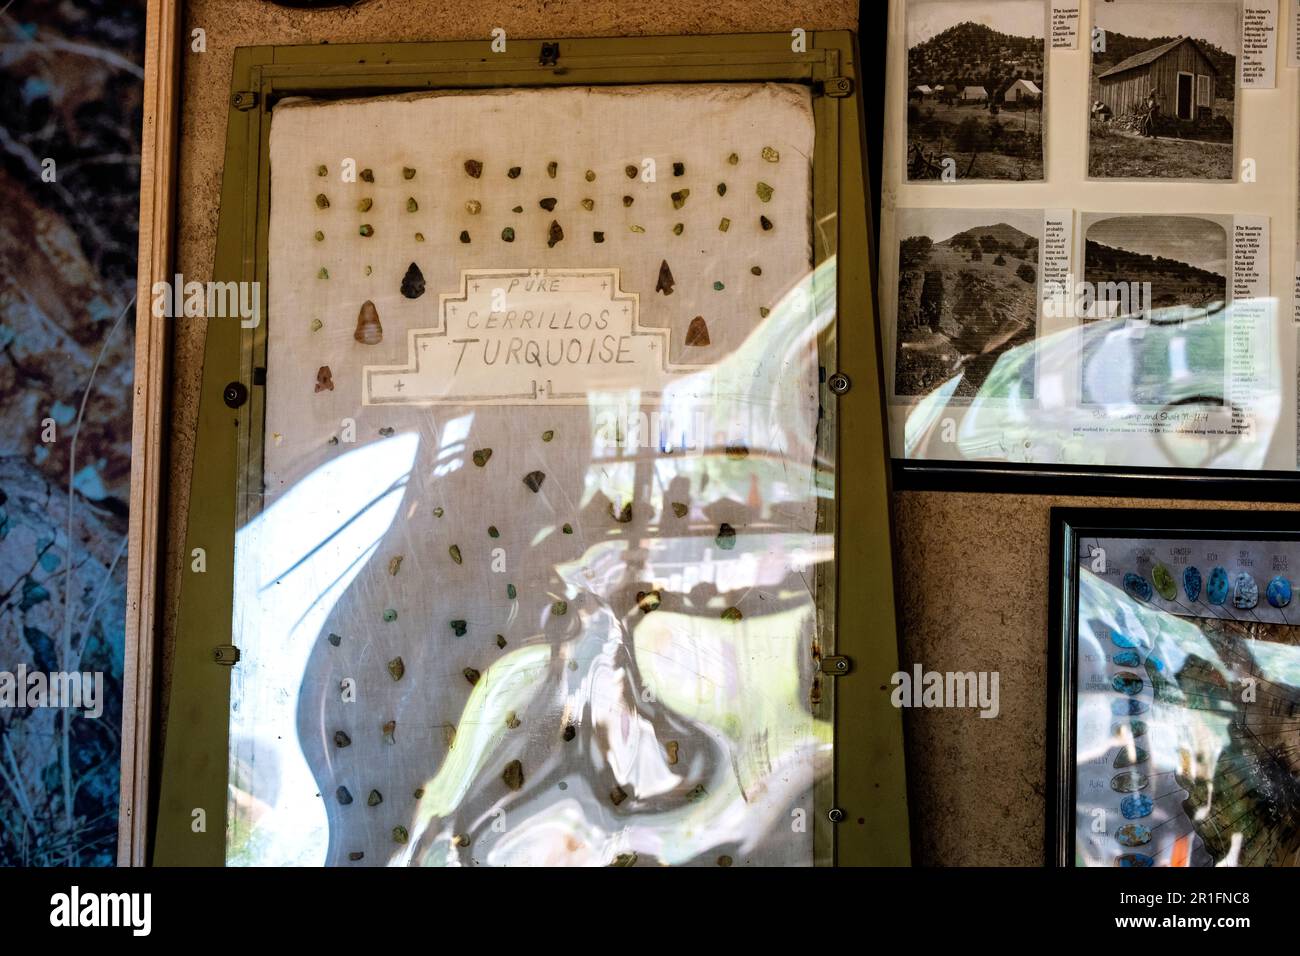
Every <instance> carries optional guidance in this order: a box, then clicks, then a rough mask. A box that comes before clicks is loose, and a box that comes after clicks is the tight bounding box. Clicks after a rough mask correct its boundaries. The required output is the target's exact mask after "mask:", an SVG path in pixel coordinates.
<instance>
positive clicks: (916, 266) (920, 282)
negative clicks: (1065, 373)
mask: <svg viewBox="0 0 1300 956" xmlns="http://www.w3.org/2000/svg"><path fill="white" fill-rule="evenodd" d="M896 222H897V225H896V234H897V235H898V236H900V237H901V238H900V241H899V244H898V314H897V321H896V326H895V343H896V344H895V349H894V394H895V395H896V396H897V397H899V398H919V397H923V396H925V395H928V394H930V393H931V392H933V391H935V390H936V389H938V388H940V387H941V386H944V385H946V384H948V383H950V382H952V380H953V379H958V381H957V383H956V385H955V387H954V388H953V389H952V391H951V397H952V398H973V397H974V396H975V395H976V394H980V393H981V388H982V386H984V384H985V381H986V380H987V379H988V377H989V373H990V372H991V371H992V369H993V367H994V365H996V364H997V362H998V360H999V358H1001V357H1002V356H1003V355H1004V354H1005V353H1007V352H1009V351H1010V350H1012V349H1014V348H1017V347H1020V346H1026V345H1030V346H1031V347H1032V345H1031V344H1032V342H1033V341H1034V337H1035V335H1036V333H1037V327H1038V312H1039V301H1040V300H1039V293H1038V273H1039V267H1038V249H1039V241H1040V237H1041V235H1042V229H1043V214H1042V212H1041V211H1038V210H1022V209H1006V210H988V209H976V210H966V209H962V210H956V209H952V210H949V209H900V210H899V211H898V214H897V221H896ZM1025 368H1026V370H1027V373H1026V374H1025V375H1024V376H1022V377H1020V378H1018V379H1016V380H1014V381H1013V382H1011V383H1009V384H1008V385H1007V388H1010V389H1014V390H1015V393H1016V394H1015V395H1014V396H1012V395H1010V394H1007V395H1000V396H999V395H988V394H987V393H984V394H983V397H990V398H999V397H1001V398H1011V397H1017V398H1031V397H1032V396H1033V392H1034V383H1033V371H1032V370H1033V362H1027V363H1025Z"/></svg>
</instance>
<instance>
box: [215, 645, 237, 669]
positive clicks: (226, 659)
mask: <svg viewBox="0 0 1300 956" xmlns="http://www.w3.org/2000/svg"><path fill="white" fill-rule="evenodd" d="M239 657H240V654H239V648H237V647H236V646H235V645H234V644H219V645H218V646H216V647H214V648H213V649H212V661H213V663H215V664H220V665H222V666H223V667H234V666H235V665H236V664H238V663H239Z"/></svg>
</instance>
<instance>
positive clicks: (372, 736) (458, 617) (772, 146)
mask: <svg viewBox="0 0 1300 956" xmlns="http://www.w3.org/2000/svg"><path fill="white" fill-rule="evenodd" d="M633 97H641V98H643V99H644V100H645V102H644V103H642V104H638V105H637V115H638V117H642V118H640V119H638V123H637V124H635V129H633V130H630V131H629V130H628V129H626V123H625V116H626V113H627V110H628V106H629V102H630V101H631V98H633ZM278 109H279V112H278V113H277V116H276V119H275V123H274V125H273V130H272V144H271V155H272V169H273V171H274V172H275V173H276V176H277V177H278V178H274V177H273V179H274V181H273V184H272V204H271V239H270V245H271V266H270V289H271V300H270V307H269V325H268V354H267V365H268V376H267V379H268V394H267V403H266V408H267V411H266V422H265V447H266V455H265V474H264V487H265V498H264V503H263V507H262V509H261V511H260V513H259V514H257V515H256V516H255V517H253V518H252V519H251V520H250V522H249V523H248V525H247V526H246V527H244V528H243V529H242V530H241V532H240V534H239V539H238V542H237V564H238V575H239V577H238V587H237V592H236V604H237V607H236V618H235V631H236V633H235V643H236V644H237V645H238V646H239V647H240V648H241V650H242V651H243V662H241V664H240V666H239V667H238V668H236V673H235V679H236V686H235V688H234V693H233V698H232V700H233V706H234V708H235V711H234V714H233V716H232V744H231V756H232V765H231V776H230V781H231V798H230V825H229V832H228V841H227V857H228V860H229V861H230V862H232V863H241V864H260V865H320V864H327V865H344V866H347V865H353V866H383V865H413V866H425V865H447V866H468V865H561V864H562V865H670V864H673V865H675V864H703V865H724V866H725V865H731V864H735V865H744V864H804V865H806V864H811V863H813V862H815V860H814V849H813V833H812V829H813V827H812V821H813V818H814V812H813V788H814V785H815V783H816V782H817V780H818V779H819V776H820V775H822V774H825V773H826V772H828V771H829V756H830V747H831V731H830V724H829V714H828V713H827V709H826V708H825V707H823V706H822V705H821V694H822V688H821V682H820V678H819V677H818V672H817V669H816V659H817V655H818V653H819V646H820V642H821V641H823V640H825V638H826V633H825V630H824V628H825V624H824V623H823V622H824V615H823V614H822V613H821V611H822V609H821V608H819V605H818V595H819V593H821V592H820V588H819V584H820V580H819V575H820V574H821V573H822V572H823V571H824V570H825V567H826V565H827V564H828V563H829V562H830V561H832V560H833V559H834V553H833V540H834V539H833V531H834V529H833V527H832V526H831V525H830V524H829V523H828V521H827V516H826V511H827V504H828V502H832V501H833V494H834V474H833V468H832V463H831V462H828V461H825V460H823V457H824V453H823V449H824V448H825V447H826V441H827V439H826V436H825V435H824V434H822V432H821V430H820V429H821V425H820V422H821V415H820V408H819V396H820V389H821V383H820V371H819V369H820V363H819V341H820V340H822V339H823V338H825V337H827V336H828V335H829V329H830V325H831V323H832V321H833V319H834V305H835V301H836V299H835V265H834V260H830V261H828V262H826V263H825V264H824V265H822V266H821V267H819V268H818V269H817V270H811V269H810V266H809V258H810V251H811V249H812V236H811V215H810V211H811V204H810V197H811V181H810V177H811V172H810V165H809V162H808V157H809V156H810V155H811V152H812V130H813V125H812V118H811V117H812V112H811V106H810V101H809V97H808V94H807V91H806V90H800V89H798V88H786V87H773V86H767V85H752V86H738V87H716V88H715V87H705V88H700V89H696V88H694V87H671V88H668V87H655V88H647V89H645V90H636V91H627V90H550V91H513V92H511V93H510V95H508V96H507V95H495V94H470V95H466V96H456V97H438V96H435V97H410V98H397V99H387V100H383V101H375V102H373V103H368V104H339V105H334V104H317V105H309V106H296V105H292V104H291V105H289V106H288V107H284V108H278ZM363 109H364V112H366V113H367V114H368V115H367V116H365V117H360V116H359V113H357V111H360V110H363ZM578 110H581V111H583V113H582V115H583V116H584V122H582V123H578V124H576V125H575V124H574V123H573V122H572V117H573V116H574V115H576V112H575V111H578ZM489 115H496V116H497V117H498V118H499V122H494V121H489V120H488V119H485V117H487V116H489ZM353 116H357V117H359V118H358V119H350V118H349V117H353ZM773 116H775V117H777V119H773V118H772V117H773ZM360 119H364V122H365V123H367V124H368V123H373V124H374V125H375V127H376V128H383V129H387V130H390V131H392V134H393V135H392V136H391V137H390V138H389V139H387V140H383V141H382V142H375V141H374V140H373V138H371V137H368V136H367V137H363V138H362V139H358V140H356V141H355V144H354V143H353V141H352V140H350V139H349V138H350V137H357V136H358V133H357V132H356V130H357V129H358V125H357V124H358V122H359V121H360ZM687 120H689V121H690V124H692V125H693V126H695V127H699V126H703V127H707V128H710V129H712V130H713V131H714V134H715V135H716V137H717V141H716V142H711V143H708V144H684V145H680V146H679V147H674V148H679V149H680V150H681V152H680V153H679V154H675V155H667V156H665V155H663V150H664V148H665V147H664V145H663V144H664V143H665V142H677V141H678V140H680V139H681V137H680V130H681V129H683V128H686V127H687V123H686V121H687ZM529 124H539V129H545V130H546V131H547V132H546V134H545V136H543V135H542V133H540V132H539V133H538V136H537V137H531V136H529V137H525V136H523V135H522V133H521V132H517V133H516V134H515V135H512V136H511V137H510V138H509V141H508V142H503V141H500V140H499V139H498V138H497V137H496V135H495V134H494V133H493V132H492V131H493V130H497V129H511V130H515V129H516V127H520V128H522V126H523V125H529ZM449 126H454V127H455V128H457V129H461V130H463V131H466V132H465V136H466V137H467V141H466V142H464V143H460V142H459V141H458V143H457V146H456V149H464V150H465V155H463V156H462V155H460V154H459V153H457V152H456V150H453V149H450V148H448V149H441V148H440V151H439V152H438V153H437V154H436V155H435V156H432V157H431V156H429V155H428V152H427V150H426V149H425V147H424V146H423V145H422V144H426V143H431V142H438V143H442V142H445V141H446V137H445V136H444V135H442V131H444V130H445V129H446V128H449ZM561 128H563V129H564V130H565V131H566V132H565V140H564V142H563V144H559V141H558V140H556V139H555V136H554V135H553V133H554V130H556V129H561ZM614 128H617V130H618V133H619V135H618V137H614V138H611V137H612V132H611V131H612V130H613V129H614ZM755 130H758V131H760V133H761V135H762V137H763V138H762V139H759V140H756V141H755V140H754V139H753V137H754V131H755ZM327 132H328V133H329V135H330V139H329V142H328V147H326V146H325V145H322V144H323V142H324V140H323V139H322V137H323V136H325V135H326V133H327ZM742 134H743V136H744V137H745V138H744V139H741V138H740V137H741V136H742ZM674 136H676V137H677V139H673V137H674ZM637 137H640V138H642V139H644V140H645V141H644V142H641V141H640V140H638V139H637ZM335 139H337V140H338V141H337V142H336V141H335ZM552 140H555V145H554V149H555V150H556V151H557V154H560V153H561V151H562V154H560V155H559V156H558V159H556V158H552V157H551V156H550V155H548V153H547V152H545V150H550V149H551V148H552ZM733 141H734V142H735V143H736V145H735V146H734V147H733V146H731V145H729V144H730V143H732V142H733ZM614 142H617V144H618V149H619V150H620V153H621V152H622V151H626V152H627V155H628V156H629V157H635V158H636V164H635V165H633V164H631V163H630V161H624V160H623V159H621V158H620V159H618V161H617V162H616V163H615V162H611V161H610V158H609V155H608V154H609V152H610V150H611V149H612V147H611V143H614ZM521 143H525V144H527V145H523V146H521V145H520V144H521ZM719 143H720V144H722V145H718V144H719ZM403 144H405V145H403ZM353 145H355V147H356V149H358V151H364V155H366V156H367V157H370V158H368V159H367V160H366V162H367V163H368V164H369V166H368V167H367V168H365V169H364V170H363V172H364V173H366V174H368V175H369V178H367V177H366V176H364V175H363V176H361V177H360V178H359V180H358V182H356V183H349V184H345V185H343V186H340V185H339V184H338V183H336V182H334V177H333V176H332V175H327V174H328V173H329V172H330V170H332V169H333V167H332V166H328V165H322V166H321V167H320V168H321V169H324V170H326V173H321V174H319V175H318V174H317V166H316V162H317V160H316V159H315V158H311V160H310V163H309V164H308V165H305V166H304V165H303V159H302V157H303V155H304V154H305V153H307V152H310V151H311V150H319V151H321V152H322V154H324V153H328V155H330V156H332V155H334V154H335V153H336V152H337V153H339V154H340V155H351V153H349V152H348V150H349V149H351V148H353ZM651 155H653V156H656V157H657V158H658V164H659V165H658V178H657V179H653V178H652V179H642V178H641V166H640V157H642V156H651ZM313 156H314V154H313ZM733 156H734V159H733V158H732V157H733ZM321 162H322V163H324V160H323V159H322V160H321ZM587 166H591V167H592V168H591V169H586V168H585V167H587ZM317 194H319V196H325V197H326V198H325V199H324V200H322V199H320V198H319V196H318V195H317ZM358 223H362V224H364V227H365V228H364V229H360V227H359V226H358V225H357V224H358ZM506 223H509V224H510V225H509V226H508V228H507V227H505V224H506ZM616 227H617V228H616ZM633 227H636V228H633ZM416 230H419V232H418V233H417V232H416ZM317 231H318V232H319V233H320V235H321V236H323V237H324V238H323V239H322V238H316V239H315V240H313V238H312V237H313V235H314V234H315V233H316V232H317ZM417 236H418V238H417ZM313 243H314V244H313ZM665 243H667V244H665ZM674 243H675V244H674ZM322 263H323V264H322ZM313 319H315V321H313ZM318 367H319V369H320V371H317V369H318ZM313 379H314V383H313ZM313 389H314V391H313Z"/></svg>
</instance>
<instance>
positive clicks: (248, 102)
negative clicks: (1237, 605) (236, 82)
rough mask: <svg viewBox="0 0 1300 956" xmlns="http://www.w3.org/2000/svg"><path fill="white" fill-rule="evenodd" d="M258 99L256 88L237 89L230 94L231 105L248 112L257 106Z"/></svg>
mask: <svg viewBox="0 0 1300 956" xmlns="http://www.w3.org/2000/svg"><path fill="white" fill-rule="evenodd" d="M258 99H259V97H258V95H257V91H256V90H236V91H235V92H234V93H231V94H230V105H231V106H233V107H234V108H235V109H237V110H240V111H241V112H247V111H248V110H251V109H253V107H255V106H257V101H258Z"/></svg>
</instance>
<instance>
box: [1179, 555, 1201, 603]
mask: <svg viewBox="0 0 1300 956" xmlns="http://www.w3.org/2000/svg"><path fill="white" fill-rule="evenodd" d="M1183 590H1184V591H1186V592H1187V600H1189V601H1195V600H1196V599H1197V598H1199V597H1200V596H1201V569H1200V568H1198V567H1197V566H1196V565H1194V564H1189V565H1188V566H1187V567H1186V568H1184V569H1183Z"/></svg>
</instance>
